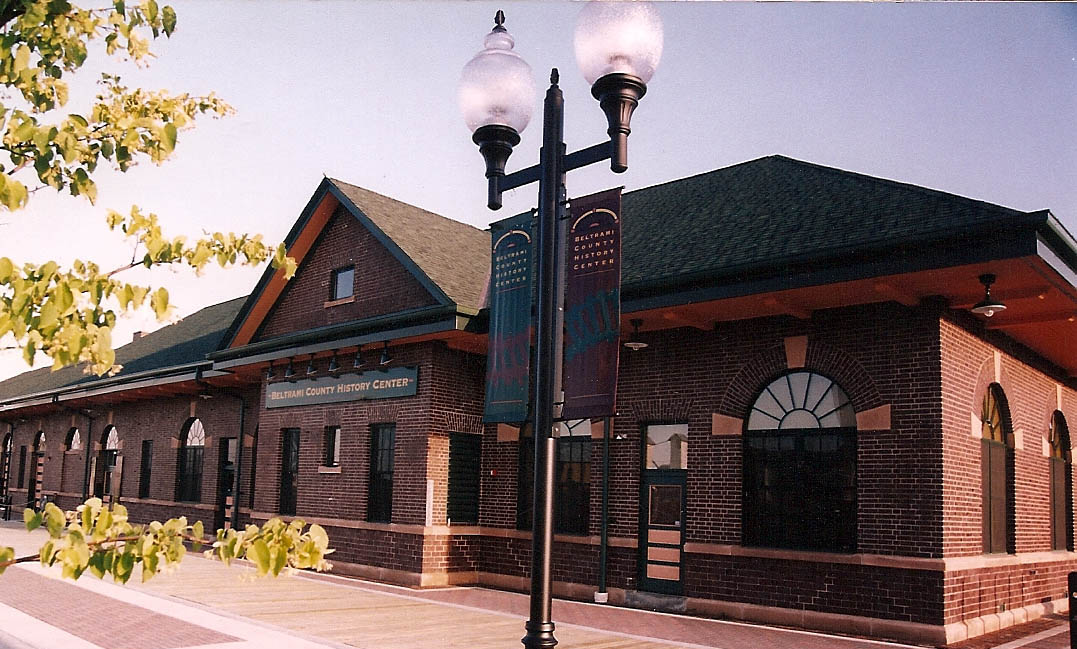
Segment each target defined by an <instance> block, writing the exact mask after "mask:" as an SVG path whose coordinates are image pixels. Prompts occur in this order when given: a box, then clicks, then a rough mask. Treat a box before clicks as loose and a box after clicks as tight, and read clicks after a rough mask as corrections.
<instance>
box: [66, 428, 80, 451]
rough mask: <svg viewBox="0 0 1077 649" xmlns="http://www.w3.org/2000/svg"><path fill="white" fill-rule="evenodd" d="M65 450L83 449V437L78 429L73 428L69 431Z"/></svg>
mask: <svg viewBox="0 0 1077 649" xmlns="http://www.w3.org/2000/svg"><path fill="white" fill-rule="evenodd" d="M64 448H65V449H66V450H68V451H78V450H81V449H82V436H81V435H80V434H79V429H78V428H72V429H71V430H69V431H67V439H66V440H64Z"/></svg>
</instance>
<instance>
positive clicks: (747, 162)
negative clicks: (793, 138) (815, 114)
mask: <svg viewBox="0 0 1077 649" xmlns="http://www.w3.org/2000/svg"><path fill="white" fill-rule="evenodd" d="M771 158H785V156H783V155H779V154H777V153H774V154H771V155H765V156H760V157H758V158H752V159H751V160H743V161H741V162H736V163H733V164H731V165H727V166H725V167H718V168H717V169H711V170H709V171H700V172H698V173H694V174H690V175H688V176H682V177H680V178H672V179H670V180H665V181H663V182H660V183H655V184H653V185H647V186H646V187H639V188H637V189H633V190H632V191H628V192H625V193H624V195H625V196H631V195H632V194H635V193H636V192H642V191H646V190H648V189H654V188H656V187H662V186H663V185H672V184H673V183H679V182H684V181H686V180H692V179H693V178H700V177H702V176H709V175H711V174H716V173H719V172H721V171H728V170H729V169H735V168H737V167H743V166H745V165H750V164H754V163H756V162H760V161H762V160H769V159H771ZM786 159H788V160H792V158H786ZM521 214H522V213H521Z"/></svg>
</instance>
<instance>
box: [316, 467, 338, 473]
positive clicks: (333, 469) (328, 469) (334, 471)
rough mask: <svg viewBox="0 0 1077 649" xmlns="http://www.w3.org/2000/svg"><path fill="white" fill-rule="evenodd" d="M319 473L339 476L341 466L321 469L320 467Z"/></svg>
mask: <svg viewBox="0 0 1077 649" xmlns="http://www.w3.org/2000/svg"><path fill="white" fill-rule="evenodd" d="M318 473H322V474H339V473H340V467H339V466H320V467H318Z"/></svg>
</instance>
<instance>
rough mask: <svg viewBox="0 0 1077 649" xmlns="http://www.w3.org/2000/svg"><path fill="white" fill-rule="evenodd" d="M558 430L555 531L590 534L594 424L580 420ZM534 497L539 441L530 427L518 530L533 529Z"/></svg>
mask: <svg viewBox="0 0 1077 649" xmlns="http://www.w3.org/2000/svg"><path fill="white" fill-rule="evenodd" d="M557 426H558V431H559V432H558V437H557V444H556V446H555V451H554V452H555V453H556V454H557V457H556V458H555V461H556V463H557V467H556V473H555V476H556V484H555V485H554V489H555V490H556V496H555V497H554V507H555V508H556V509H555V513H554V531H555V532H558V533H560V534H586V533H587V531H588V522H589V520H590V514H591V422H590V420H588V419H580V420H575V421H570V422H561V423H558V424H557ZM534 493H535V438H534V437H533V436H532V435H531V426H530V425H526V426H524V428H523V430H521V431H520V463H519V471H518V473H517V489H516V529H520V530H529V529H531V525H532V524H533V516H534V507H535V504H534Z"/></svg>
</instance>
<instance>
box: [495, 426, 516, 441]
mask: <svg viewBox="0 0 1077 649" xmlns="http://www.w3.org/2000/svg"><path fill="white" fill-rule="evenodd" d="M519 440H520V429H519V428H517V427H516V426H510V425H508V424H498V425H497V441H499V442H517V441H519Z"/></svg>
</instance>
